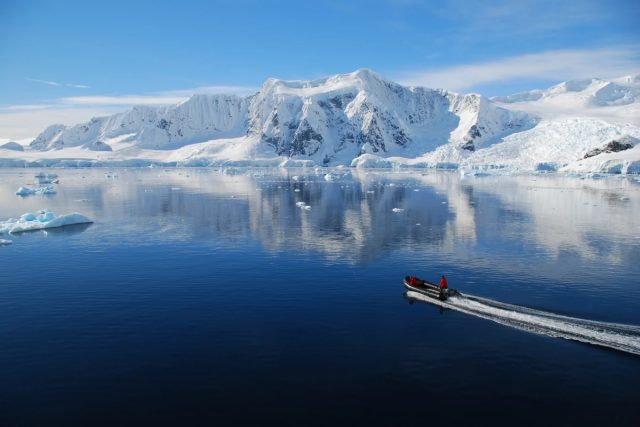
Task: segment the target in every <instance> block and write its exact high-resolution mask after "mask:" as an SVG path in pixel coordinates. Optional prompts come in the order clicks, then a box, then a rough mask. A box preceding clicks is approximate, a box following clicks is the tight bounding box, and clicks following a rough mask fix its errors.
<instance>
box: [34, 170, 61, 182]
mask: <svg viewBox="0 0 640 427" xmlns="http://www.w3.org/2000/svg"><path fill="white" fill-rule="evenodd" d="M34 178H35V179H36V184H52V183H57V181H58V175H56V174H55V173H44V172H40V173H39V174H37V175H36V176H35V177H34Z"/></svg>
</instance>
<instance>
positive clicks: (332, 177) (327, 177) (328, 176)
mask: <svg viewBox="0 0 640 427" xmlns="http://www.w3.org/2000/svg"><path fill="white" fill-rule="evenodd" d="M336 179H338V175H334V174H332V173H328V174H326V175H325V176H324V180H325V181H329V182H331V181H335V180H336Z"/></svg>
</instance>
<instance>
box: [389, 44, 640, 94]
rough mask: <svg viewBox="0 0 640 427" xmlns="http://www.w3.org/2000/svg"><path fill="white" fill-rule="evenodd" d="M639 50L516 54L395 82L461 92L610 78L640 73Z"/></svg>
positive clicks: (417, 73) (414, 74)
mask: <svg viewBox="0 0 640 427" xmlns="http://www.w3.org/2000/svg"><path fill="white" fill-rule="evenodd" d="M638 52H639V50H638V49H632V48H626V49H625V48H620V49H600V50H554V51H547V52H541V53H532V54H526V55H518V56H513V57H510V58H503V59H500V60H496V61H490V62H483V63H478V64H466V65H457V66H453V67H448V68H439V69H427V70H423V71H415V72H409V73H405V74H403V75H401V76H400V78H399V79H398V80H399V81H400V82H401V83H403V84H406V85H411V86H427V87H438V88H445V89H449V90H464V89H468V88H470V87H473V86H476V85H481V84H490V83H497V82H508V81H516V80H520V79H532V78H535V79H549V80H557V81H562V80H570V79H581V78H589V77H601V78H611V77H619V76H622V75H625V74H632V73H638V72H640V54H638Z"/></svg>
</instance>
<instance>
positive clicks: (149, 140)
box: [0, 69, 640, 174]
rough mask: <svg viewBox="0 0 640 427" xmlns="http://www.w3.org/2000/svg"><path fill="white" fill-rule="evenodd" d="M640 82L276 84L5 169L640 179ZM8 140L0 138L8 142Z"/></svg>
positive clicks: (376, 79)
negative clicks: (449, 86)
mask: <svg viewBox="0 0 640 427" xmlns="http://www.w3.org/2000/svg"><path fill="white" fill-rule="evenodd" d="M639 140H640V75H630V76H625V77H620V78H617V79H612V80H601V79H597V78H593V79H587V80H579V81H578V80H574V81H567V82H564V83H560V84H558V85H555V86H553V87H550V88H548V89H544V90H532V91H529V92H524V93H518V94H515V95H511V96H504V97H494V98H491V99H489V98H486V97H484V96H482V95H478V94H474V93H471V94H458V93H454V92H450V91H447V90H444V89H429V88H425V87H407V86H402V85H400V84H397V83H394V82H392V81H389V80H386V79H384V78H382V77H381V76H380V75H378V74H377V73H375V72H373V71H371V70H367V69H362V70H358V71H355V72H353V73H347V74H338V75H334V76H330V77H327V78H323V79H318V80H313V81H299V80H295V81H285V80H279V79H273V78H271V79H268V80H267V81H265V82H264V84H263V85H262V86H261V87H260V89H259V90H258V91H257V93H255V94H254V95H251V96H247V97H238V96H232V95H193V96H192V97H190V98H188V99H185V100H184V101H183V102H181V103H179V104H177V105H172V106H165V107H158V108H153V107H148V106H136V107H133V108H132V109H130V110H128V111H125V112H122V113H118V114H115V115H112V116H108V117H99V118H93V119H92V120H90V121H89V122H87V123H82V124H78V125H75V126H69V127H67V126H64V125H52V126H49V127H48V128H47V129H45V130H44V131H43V132H42V133H41V134H40V135H38V136H37V137H36V138H35V139H33V140H32V141H31V142H30V143H28V145H26V146H24V147H22V148H24V150H23V151H21V150H19V149H16V146H15V144H9V145H7V144H5V145H4V146H0V166H19V167H24V166H34V167H38V166H81V167H82V166H149V165H163V166H254V167H256V166H257V167H261V166H265V167H269V166H272V167H278V166H280V167H299V166H351V167H355V168H382V169H398V168H443V169H460V170H462V171H465V173H467V172H469V171H480V172H482V173H495V172H496V171H497V172H501V171H503V172H509V173H512V172H516V173H517V172H553V171H559V172H580V173H589V172H597V173H619V174H629V173H640V144H638V141H639ZM0 142H2V141H0Z"/></svg>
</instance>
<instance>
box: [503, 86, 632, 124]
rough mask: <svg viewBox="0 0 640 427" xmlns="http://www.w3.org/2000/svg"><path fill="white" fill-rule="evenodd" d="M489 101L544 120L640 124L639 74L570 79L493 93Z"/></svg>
mask: <svg viewBox="0 0 640 427" xmlns="http://www.w3.org/2000/svg"><path fill="white" fill-rule="evenodd" d="M491 100H492V101H493V102H495V103H496V104H497V105H500V106H502V107H504V108H509V109H515V110H519V111H527V112H530V113H533V114H536V115H538V116H540V117H542V118H545V119H557V118H564V117H591V118H596V119H601V120H606V121H608V122H612V123H624V124H626V123H631V124H634V125H637V126H640V74H638V75H630V76H625V77H620V78H618V79H614V80H612V81H606V80H601V79H588V80H571V81H567V82H563V83H560V84H558V85H555V86H552V87H550V88H548V89H545V90H540V89H535V90H532V91H529V92H521V93H517V94H514V95H509V96H496V97H493V98H491Z"/></svg>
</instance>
